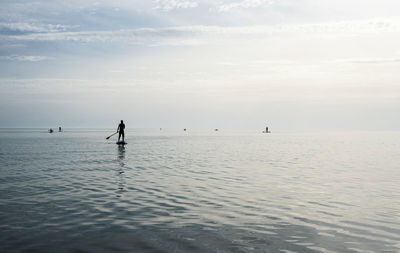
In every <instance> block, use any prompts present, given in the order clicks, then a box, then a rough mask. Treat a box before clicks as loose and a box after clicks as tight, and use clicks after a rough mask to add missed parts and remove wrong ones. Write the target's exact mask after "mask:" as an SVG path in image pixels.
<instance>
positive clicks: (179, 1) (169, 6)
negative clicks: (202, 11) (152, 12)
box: [154, 0, 199, 11]
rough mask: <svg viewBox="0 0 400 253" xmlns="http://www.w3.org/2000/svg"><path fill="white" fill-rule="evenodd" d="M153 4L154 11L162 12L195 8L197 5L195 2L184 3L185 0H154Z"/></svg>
mask: <svg viewBox="0 0 400 253" xmlns="http://www.w3.org/2000/svg"><path fill="white" fill-rule="evenodd" d="M154 3H155V4H156V7H155V9H160V10H163V11H172V10H175V9H188V8H196V7H197V6H198V5H199V4H198V3H197V2H195V1H186V0H155V1H154Z"/></svg>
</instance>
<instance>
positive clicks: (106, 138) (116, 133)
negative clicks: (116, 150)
mask: <svg viewBox="0 0 400 253" xmlns="http://www.w3.org/2000/svg"><path fill="white" fill-rule="evenodd" d="M117 133H118V132H115V133H113V134H112V135H110V136H108V137H107V138H106V140H108V139H110V137H111V136H113V135H115V134H117Z"/></svg>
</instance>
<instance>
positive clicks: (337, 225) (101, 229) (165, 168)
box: [0, 129, 400, 253]
mask: <svg viewBox="0 0 400 253" xmlns="http://www.w3.org/2000/svg"><path fill="white" fill-rule="evenodd" d="M112 132H113V130H112V129H65V130H64V131H63V132H54V133H51V134H50V133H48V132H47V129H0V252H80V253H82V252H96V253H97V252H160V253H161V252H216V253H217V252H218V253H223V252H286V253H288V252H400V132H272V133H268V134H265V133H262V131H257V130H248V131H228V130H226V131H224V130H223V129H220V130H219V131H214V130H213V129H212V130H210V131H194V130H193V131H191V130H190V129H188V130H187V131H183V130H164V129H162V130H160V129H133V130H128V131H127V132H126V141H127V142H128V144H127V145H124V146H119V145H116V143H115V142H116V139H117V138H116V136H113V137H111V138H110V139H109V140H106V137H107V136H109V135H110V134H112Z"/></svg>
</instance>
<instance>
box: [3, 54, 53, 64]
mask: <svg viewBox="0 0 400 253" xmlns="http://www.w3.org/2000/svg"><path fill="white" fill-rule="evenodd" d="M1 59H3V60H11V61H26V62H38V61H44V60H50V59H53V58H52V57H48V56H42V55H7V56H0V60H1Z"/></svg>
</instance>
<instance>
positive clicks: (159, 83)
mask: <svg viewBox="0 0 400 253" xmlns="http://www.w3.org/2000/svg"><path fill="white" fill-rule="evenodd" d="M399 10H400V1H398V0H335V1H333V0H204V1H196V0H154V1H151V0H120V1H117V0H98V1H92V0H70V1H64V0H63V1H61V0H52V1H47V0H29V1H28V0H27V1H25V0H2V1H1V2H0V88H1V92H0V127H48V128H49V127H57V126H64V127H114V125H116V124H117V123H118V121H119V120H120V119H124V120H125V121H126V124H127V127H128V128H129V127H130V128H142V127H154V128H158V127H163V128H183V127H186V128H197V129H213V128H220V129H228V128H229V129H263V128H264V127H265V126H266V125H269V126H270V128H271V129H272V130H276V131H277V130H400V117H399V112H400V71H399V70H400V14H399Z"/></svg>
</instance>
